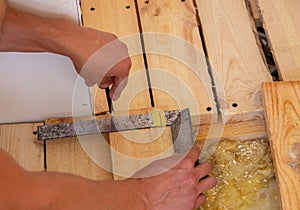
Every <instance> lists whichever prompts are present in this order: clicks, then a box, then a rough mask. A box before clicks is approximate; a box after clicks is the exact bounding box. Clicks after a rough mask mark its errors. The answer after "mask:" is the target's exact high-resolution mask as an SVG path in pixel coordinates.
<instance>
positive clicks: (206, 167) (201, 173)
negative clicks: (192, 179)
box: [195, 162, 212, 180]
mask: <svg viewBox="0 0 300 210" xmlns="http://www.w3.org/2000/svg"><path fill="white" fill-rule="evenodd" d="M211 169H212V166H211V164H209V163H207V162H204V163H202V164H200V165H198V166H197V167H195V171H196V174H197V177H198V180H200V179H202V178H204V177H205V176H207V175H208V174H209V173H210V172H211Z"/></svg>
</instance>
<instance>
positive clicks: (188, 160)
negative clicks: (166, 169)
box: [183, 157, 195, 168]
mask: <svg viewBox="0 0 300 210" xmlns="http://www.w3.org/2000/svg"><path fill="white" fill-rule="evenodd" d="M183 163H184V165H186V166H187V167H190V168H192V167H194V164H195V161H194V160H193V158H192V157H186V158H185V159H184V160H183Z"/></svg>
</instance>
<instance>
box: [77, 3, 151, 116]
mask: <svg viewBox="0 0 300 210" xmlns="http://www.w3.org/2000/svg"><path fill="white" fill-rule="evenodd" d="M81 8H82V17H83V25H84V26H85V27H91V28H95V29H98V30H100V31H106V32H110V33H113V34H115V35H117V36H118V38H119V39H121V41H123V42H125V43H126V44H127V47H128V51H129V54H130V55H131V56H132V57H131V60H132V68H131V72H130V75H131V76H130V77H129V82H128V85H127V87H126V89H125V90H124V91H123V93H122V96H121V98H120V99H119V100H118V101H119V103H118V102H116V103H115V104H114V109H115V110H116V111H118V110H120V111H124V110H128V109H129V108H130V109H138V108H149V107H151V103H150V95H149V92H148V84H147V79H146V78H147V77H146V72H145V66H144V60H143V56H142V48H141V42H140V36H139V28H138V23H137V15H136V11H135V4H134V1H133V0H125V1H111V0H101V1H93V0H84V1H82V2H81ZM141 90H142V91H141ZM92 98H93V100H94V107H95V109H94V112H95V114H97V113H101V112H103V111H107V110H108V109H107V102H106V99H105V98H106V97H105V93H104V91H103V90H100V89H97V88H94V90H93V95H92ZM125 101H126V103H125ZM120 102H121V103H120ZM103 109H106V110H103Z"/></svg>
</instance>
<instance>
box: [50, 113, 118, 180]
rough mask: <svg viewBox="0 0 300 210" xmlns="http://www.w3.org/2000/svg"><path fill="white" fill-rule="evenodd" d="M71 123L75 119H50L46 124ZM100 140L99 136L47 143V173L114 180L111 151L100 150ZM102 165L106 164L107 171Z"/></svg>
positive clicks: (107, 149) (64, 139)
mask: <svg viewBox="0 0 300 210" xmlns="http://www.w3.org/2000/svg"><path fill="white" fill-rule="evenodd" d="M70 121H73V119H72V118H62V119H49V120H47V121H46V124H58V123H62V122H70ZM105 137H106V138H107V136H105ZM79 138H80V137H79ZM99 138H100V137H99V135H89V136H85V137H84V138H81V140H80V141H79V140H78V138H77V137H72V138H63V139H56V140H51V141H47V142H46V169H47V171H57V172H64V173H71V174H74V175H78V176H83V177H86V178H89V179H94V180H109V179H112V178H113V177H112V174H111V157H110V151H109V148H107V147H100V148H99V141H101V140H100V139H99ZM95 150H96V152H95ZM101 163H105V167H103V168H105V169H103V168H102V165H101Z"/></svg>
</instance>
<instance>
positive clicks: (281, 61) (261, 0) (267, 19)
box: [258, 0, 300, 81]
mask: <svg viewBox="0 0 300 210" xmlns="http://www.w3.org/2000/svg"><path fill="white" fill-rule="evenodd" d="M258 5H259V7H260V10H261V14H262V19H263V26H264V28H265V31H266V32H267V35H268V39H269V42H270V46H271V49H272V53H273V56H274V60H275V63H276V66H277V68H278V70H279V75H280V78H281V79H282V80H284V81H295V80H300V15H299V11H300V2H299V1H298V0H288V1H287V0H268V1H265V0H258Z"/></svg>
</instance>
